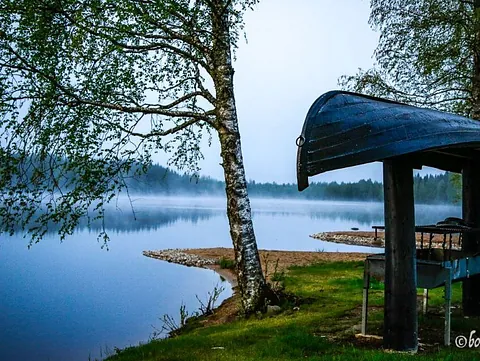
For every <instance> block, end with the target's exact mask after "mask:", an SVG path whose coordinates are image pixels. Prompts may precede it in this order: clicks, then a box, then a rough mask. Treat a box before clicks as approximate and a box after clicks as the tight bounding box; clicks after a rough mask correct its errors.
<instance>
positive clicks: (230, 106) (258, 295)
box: [211, 0, 268, 315]
mask: <svg viewBox="0 0 480 361" xmlns="http://www.w3.org/2000/svg"><path fill="white" fill-rule="evenodd" d="M212 3H213V4H215V6H214V7H213V9H214V11H213V12H212V30H213V44H212V45H213V47H212V65H213V66H212V69H214V70H213V72H212V74H211V75H212V79H213V82H214V85H215V91H216V104H215V109H216V128H217V129H216V130H217V132H218V136H219V139H220V145H221V157H222V166H223V169H224V175H225V191H226V195H227V215H228V221H229V224H230V236H231V238H232V242H233V248H234V251H235V262H236V271H237V278H238V285H239V288H240V293H241V296H242V306H243V309H244V312H245V314H247V315H248V314H251V313H253V312H256V311H259V310H263V309H264V308H265V306H266V302H265V300H266V295H267V290H268V288H267V285H266V282H265V277H264V275H263V272H262V268H261V264H260V257H259V254H258V249H257V243H256V239H255V233H254V231H253V222H252V214H251V208H250V201H249V198H248V194H247V181H246V178H245V170H244V166H243V157H242V148H241V143H240V132H239V129H238V118H237V111H236V105H235V96H234V87H233V73H234V71H233V67H232V56H231V49H230V37H229V25H228V15H227V13H228V11H225V1H224V0H213V1H212Z"/></svg>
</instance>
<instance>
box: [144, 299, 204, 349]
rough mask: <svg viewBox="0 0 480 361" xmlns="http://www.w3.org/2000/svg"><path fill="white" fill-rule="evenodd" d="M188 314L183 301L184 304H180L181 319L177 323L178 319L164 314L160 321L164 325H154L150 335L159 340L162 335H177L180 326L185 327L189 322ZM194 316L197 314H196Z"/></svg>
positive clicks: (151, 337)
mask: <svg viewBox="0 0 480 361" xmlns="http://www.w3.org/2000/svg"><path fill="white" fill-rule="evenodd" d="M188 316H189V313H188V311H187V309H186V306H185V304H184V303H183V302H182V304H181V305H180V321H179V322H178V323H177V321H175V319H174V318H173V317H172V316H170V315H168V314H164V315H163V316H162V318H160V321H161V322H162V327H161V328H160V329H158V328H156V327H155V326H153V325H152V327H153V332H152V334H151V336H150V339H151V340H158V339H159V338H161V336H162V335H168V336H173V335H175V334H176V333H177V332H178V330H180V328H182V327H184V326H185V325H186V324H187V319H188ZM193 316H196V314H194V315H193Z"/></svg>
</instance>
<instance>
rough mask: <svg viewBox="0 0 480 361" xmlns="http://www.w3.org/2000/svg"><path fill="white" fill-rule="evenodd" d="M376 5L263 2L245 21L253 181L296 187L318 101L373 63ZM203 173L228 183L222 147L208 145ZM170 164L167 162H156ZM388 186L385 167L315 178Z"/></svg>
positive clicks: (244, 108)
mask: <svg viewBox="0 0 480 361" xmlns="http://www.w3.org/2000/svg"><path fill="white" fill-rule="evenodd" d="M369 3H370V2H369V1H368V0H295V1H292V0H263V1H261V2H260V4H258V5H257V7H256V10H255V11H253V12H249V13H247V14H246V16H245V21H246V25H245V30H246V33H247V39H248V43H245V41H244V40H243V39H241V40H240V43H239V49H238V51H237V61H236V62H235V64H234V68H235V77H234V82H235V95H236V102H237V110H238V116H239V126H240V133H241V139H242V150H243V157H244V163H245V171H246V176H247V179H248V180H251V179H253V180H255V181H257V182H272V181H275V182H277V183H296V169H295V166H296V151H297V147H296V145H295V139H296V138H297V137H298V135H300V132H301V130H302V126H303V122H304V120H305V116H306V114H307V111H308V109H309V108H310V106H311V104H312V103H313V102H314V101H315V99H316V98H318V97H319V96H320V95H321V94H323V93H325V92H327V91H329V90H334V89H338V85H337V80H338V78H339V77H340V76H341V75H344V74H355V73H356V72H357V69H358V68H364V69H367V68H370V67H372V65H373V57H372V55H373V51H374V49H375V47H376V45H377V41H378V33H376V32H374V31H373V30H372V29H371V28H370V26H369V25H368V17H369V13H370V9H369V5H370V4H369ZM203 154H204V156H205V160H204V161H203V162H202V163H201V167H202V170H201V172H200V173H201V174H202V175H208V176H211V177H213V178H216V179H223V168H222V167H221V166H220V165H219V163H220V162H221V158H220V146H219V144H218V139H217V137H216V135H214V138H213V144H212V146H211V147H210V148H209V147H208V145H205V146H204V147H203ZM156 160H157V161H159V163H160V164H163V165H165V164H166V161H165V157H159V158H156ZM362 178H365V179H368V178H371V179H372V180H378V181H380V180H381V179H382V164H381V163H372V164H369V165H363V166H359V167H354V168H349V169H343V170H338V171H333V172H328V173H324V174H321V175H318V176H316V177H313V178H310V180H311V181H317V182H320V181H338V182H341V181H357V180H359V179H362Z"/></svg>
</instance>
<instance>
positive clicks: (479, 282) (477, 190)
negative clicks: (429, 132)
mask: <svg viewBox="0 0 480 361" xmlns="http://www.w3.org/2000/svg"><path fill="white" fill-rule="evenodd" d="M479 166H480V165H479V164H475V163H474V162H468V163H467V164H465V166H464V168H463V171H462V218H463V219H464V220H465V221H467V222H469V223H472V225H473V226H474V227H475V228H480V169H479ZM462 251H464V252H469V253H476V252H480V235H479V234H477V233H472V234H468V233H465V234H464V235H463V242H462ZM462 290H463V292H462V303H463V313H464V315H465V316H480V275H477V276H473V277H471V278H469V279H466V280H465V281H463V285H462Z"/></svg>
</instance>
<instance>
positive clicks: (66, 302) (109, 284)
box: [0, 196, 461, 361]
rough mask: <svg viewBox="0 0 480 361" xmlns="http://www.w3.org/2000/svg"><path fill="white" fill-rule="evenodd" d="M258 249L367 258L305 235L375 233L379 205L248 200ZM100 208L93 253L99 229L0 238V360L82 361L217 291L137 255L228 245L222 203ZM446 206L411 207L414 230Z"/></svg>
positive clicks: (141, 201) (213, 278)
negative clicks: (103, 238)
mask: <svg viewBox="0 0 480 361" xmlns="http://www.w3.org/2000/svg"><path fill="white" fill-rule="evenodd" d="M251 203H252V208H253V221H254V227H255V232H256V236H257V243H258V246H259V248H262V249H280V250H303V251H315V250H321V251H324V252H336V251H339V252H345V251H349V252H374V251H379V250H378V249H377V250H375V249H372V248H365V247H357V246H348V245H342V244H335V243H328V242H322V241H318V240H314V239H312V238H310V237H309V235H310V234H313V233H318V232H326V231H337V230H349V229H350V228H352V227H357V228H359V229H360V230H371V226H372V225H383V204H382V203H362V202H334V201H297V200H272V199H252V201H251ZM132 204H133V208H134V212H135V216H136V220H134V217H133V212H132V209H131V207H130V205H129V202H128V201H127V200H125V199H119V201H118V204H117V205H116V206H112V208H111V209H109V210H108V212H107V216H106V228H107V231H108V233H109V235H110V238H111V241H110V242H109V244H108V250H106V249H105V248H103V249H102V248H101V246H102V244H101V243H98V242H97V240H96V236H97V234H98V232H99V231H100V226H99V225H95V224H94V225H93V226H92V227H91V228H90V229H88V228H86V226H85V225H81V226H80V227H79V228H78V230H77V232H76V233H74V234H73V235H72V236H70V237H69V238H67V239H66V240H65V241H64V242H63V243H61V242H60V240H59V238H58V236H56V234H55V230H52V231H51V232H49V233H48V234H47V235H46V237H45V238H44V239H43V240H42V241H41V242H40V243H38V244H36V245H34V246H33V247H32V248H31V249H27V244H28V240H26V239H24V238H23V237H22V236H21V235H15V236H12V237H9V236H5V235H3V236H1V239H0V300H1V301H0V325H1V326H2V327H1V329H0V359H1V360H3V361H19V360H20V361H21V360H32V361H36V360H41V361H44V360H45V361H47V360H49V361H60V360H62V361H63V360H69V361H86V360H89V358H90V359H92V360H93V359H95V358H100V357H102V356H105V355H106V354H108V353H110V352H112V351H113V349H114V347H118V348H123V347H126V346H129V345H138V343H139V342H146V341H148V339H149V337H150V336H151V335H152V332H153V331H154V328H153V327H152V326H154V327H157V328H160V327H161V322H160V321H159V317H161V316H162V315H164V314H169V315H173V316H175V317H177V316H178V314H179V308H180V305H181V304H182V303H184V304H186V306H187V309H188V310H189V311H190V312H193V311H195V310H196V309H197V308H198V301H197V300H196V297H195V296H196V295H198V297H199V298H201V299H205V298H206V297H207V292H209V291H212V290H213V288H214V287H215V286H216V285H220V286H221V285H223V286H224V287H225V291H224V292H223V293H222V295H221V299H219V302H221V301H222V300H223V299H225V298H226V297H229V296H230V295H231V289H230V288H229V285H228V284H225V283H222V280H221V279H220V277H219V276H218V275H217V274H216V273H215V272H213V271H210V270H205V269H196V268H189V267H183V266H179V265H175V264H169V263H166V262H162V261H158V260H155V259H151V258H147V257H144V256H143V255H142V251H144V250H154V249H164V248H198V247H231V241H230V238H229V237H230V236H229V229H228V220H227V217H226V214H225V206H226V201H225V199H222V198H186V197H185V198H181V197H140V196H137V197H133V202H132ZM460 215H461V209H460V208H459V207H452V206H425V205H418V206H416V224H428V223H435V222H437V221H439V220H442V219H444V218H445V217H448V216H456V217H459V216H460Z"/></svg>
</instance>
